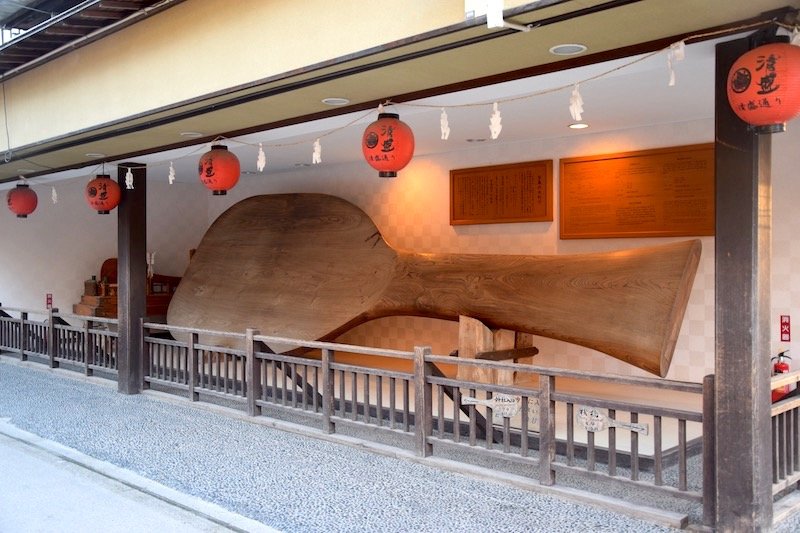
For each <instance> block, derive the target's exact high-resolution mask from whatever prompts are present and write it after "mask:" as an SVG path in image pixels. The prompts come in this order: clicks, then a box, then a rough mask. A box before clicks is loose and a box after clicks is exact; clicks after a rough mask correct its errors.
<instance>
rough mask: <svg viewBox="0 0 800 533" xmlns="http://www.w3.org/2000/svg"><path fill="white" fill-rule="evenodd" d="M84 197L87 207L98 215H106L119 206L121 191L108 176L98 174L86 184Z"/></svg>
mask: <svg viewBox="0 0 800 533" xmlns="http://www.w3.org/2000/svg"><path fill="white" fill-rule="evenodd" d="M84 196H85V197H86V202H87V203H88V204H89V207H91V208H92V209H94V210H95V211H97V213H98V214H100V215H107V214H108V213H110V212H111V210H112V209H114V208H115V207H117V206H118V205H119V201H120V198H121V197H122V191H120V189H119V185H118V184H117V182H116V181H114V180H112V179H111V176H109V175H108V174H100V175H98V176H97V177H96V178H95V179H93V180H92V181H90V182H89V183H87V184H86V189H85V190H84Z"/></svg>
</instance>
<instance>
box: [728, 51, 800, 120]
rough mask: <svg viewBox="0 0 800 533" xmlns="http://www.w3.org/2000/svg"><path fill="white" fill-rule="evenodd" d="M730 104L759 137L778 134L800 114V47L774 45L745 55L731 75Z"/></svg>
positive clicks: (729, 84) (729, 81)
mask: <svg viewBox="0 0 800 533" xmlns="http://www.w3.org/2000/svg"><path fill="white" fill-rule="evenodd" d="M728 102H729V103H730V105H731V108H732V109H733V112H734V113H736V115H737V116H738V117H739V118H741V119H742V120H743V121H745V122H747V123H748V124H751V125H753V126H755V127H756V128H755V130H756V132H757V133H777V132H781V131H784V130H785V129H786V124H785V123H786V121H788V120H791V119H792V118H794V117H795V116H797V114H798V113H800V47H798V46H794V45H791V44H789V43H771V44H766V45H764V46H759V47H758V48H754V49H753V50H750V51H749V52H746V53H745V54H743V55H742V56H741V57H740V58H739V59H737V60H736V62H735V63H734V64H733V66H732V67H731V69H730V71H729V72H728Z"/></svg>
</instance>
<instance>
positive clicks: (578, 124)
mask: <svg viewBox="0 0 800 533" xmlns="http://www.w3.org/2000/svg"><path fill="white" fill-rule="evenodd" d="M569 127H570V128H571V129H573V130H585V129H586V128H588V127H589V125H588V124H587V123H585V122H573V123H572V124H570V125H569Z"/></svg>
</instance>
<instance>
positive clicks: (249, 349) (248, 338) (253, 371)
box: [244, 328, 261, 416]
mask: <svg viewBox="0 0 800 533" xmlns="http://www.w3.org/2000/svg"><path fill="white" fill-rule="evenodd" d="M258 334H259V333H258V330H256V329H253V328H247V330H246V331H245V341H244V343H245V347H244V350H245V371H244V376H245V381H246V383H247V414H248V415H249V416H258V415H260V414H261V409H260V408H259V407H258V405H256V399H257V398H258V395H257V394H256V392H257V390H258V376H259V374H260V372H259V370H260V368H259V364H258V359H257V358H256V343H255V340H253V337H254V336H255V335H258Z"/></svg>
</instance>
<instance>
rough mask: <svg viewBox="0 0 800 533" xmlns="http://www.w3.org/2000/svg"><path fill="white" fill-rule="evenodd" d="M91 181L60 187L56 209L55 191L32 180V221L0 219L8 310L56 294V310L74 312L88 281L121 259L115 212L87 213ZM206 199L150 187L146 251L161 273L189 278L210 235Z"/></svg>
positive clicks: (182, 188) (184, 188) (1, 287)
mask: <svg viewBox="0 0 800 533" xmlns="http://www.w3.org/2000/svg"><path fill="white" fill-rule="evenodd" d="M90 179H91V176H87V177H86V178H81V179H75V180H70V181H62V182H57V183H55V184H54V186H55V189H56V193H57V196H58V202H57V203H56V204H53V203H52V200H51V192H52V191H51V186H50V185H37V184H36V182H35V181H32V182H31V188H32V189H33V190H34V191H36V193H37V195H38V196H39V205H38V207H37V209H36V211H35V212H34V213H33V214H31V215H29V216H28V218H26V219H19V218H16V217H15V216H14V214H13V213H11V211H9V210H8V209H3V210H2V212H0V254H2V269H1V270H0V302H2V303H3V305H5V306H9V307H21V308H26V309H44V308H45V294H46V293H51V294H52V295H53V305H54V307H57V308H58V309H59V310H61V311H63V312H68V313H71V312H72V304H74V303H77V302H78V301H79V300H80V295H81V294H82V293H83V282H84V280H86V279H89V278H90V277H91V276H92V275H99V273H100V266H101V265H102V263H103V261H104V260H105V259H108V258H109V257H116V256H117V215H116V211H112V212H111V213H110V214H109V215H98V214H97V213H96V212H95V211H92V210H91V209H90V208H89V207H88V205H87V204H86V201H85V200H84V197H83V189H84V186H85V184H86V182H88V181H89V180H90ZM2 194H3V195H5V194H6V191H2ZM204 200H205V196H204V194H203V191H202V190H200V189H199V188H198V187H195V186H192V185H187V184H177V183H176V184H175V185H174V186H172V187H170V186H169V185H166V184H162V183H158V182H154V181H149V182H148V194H147V202H148V205H149V207H150V210H149V213H148V228H147V239H148V248H147V249H148V251H151V252H152V251H155V252H156V265H155V266H156V268H155V270H156V272H158V273H159V274H167V275H173V276H180V275H182V274H183V271H184V270H185V269H186V265H187V264H188V258H189V249H190V248H194V247H196V246H197V244H198V243H199V242H200V239H201V238H202V235H203V233H204V231H205V224H206V211H205V206H204V204H203V202H204Z"/></svg>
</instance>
